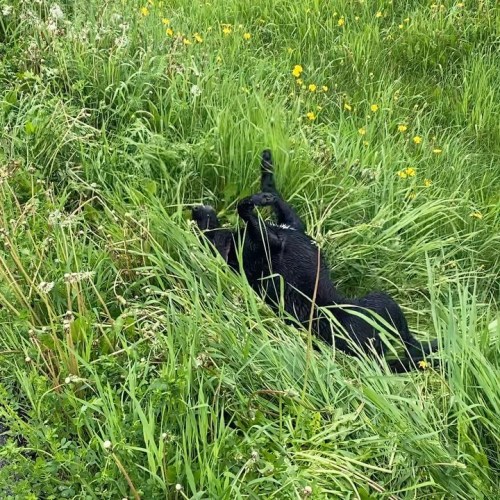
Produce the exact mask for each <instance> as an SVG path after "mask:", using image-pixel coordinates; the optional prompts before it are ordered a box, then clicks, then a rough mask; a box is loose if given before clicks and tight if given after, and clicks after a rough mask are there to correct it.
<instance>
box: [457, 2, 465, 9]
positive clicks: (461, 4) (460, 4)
mask: <svg viewBox="0 0 500 500" xmlns="http://www.w3.org/2000/svg"><path fill="white" fill-rule="evenodd" d="M464 5H465V4H464V3H463V2H459V3H457V7H458V8H459V9H461V8H462V7H463V6H464Z"/></svg>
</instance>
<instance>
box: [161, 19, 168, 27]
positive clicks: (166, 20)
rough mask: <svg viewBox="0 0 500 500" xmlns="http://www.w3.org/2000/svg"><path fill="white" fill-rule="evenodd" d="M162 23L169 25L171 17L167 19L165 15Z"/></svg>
mask: <svg viewBox="0 0 500 500" xmlns="http://www.w3.org/2000/svg"><path fill="white" fill-rule="evenodd" d="M161 22H162V24H164V25H165V26H168V25H169V24H170V19H167V18H166V17H164V18H163V19H162V20H161Z"/></svg>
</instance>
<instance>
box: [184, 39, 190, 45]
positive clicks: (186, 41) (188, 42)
mask: <svg viewBox="0 0 500 500" xmlns="http://www.w3.org/2000/svg"><path fill="white" fill-rule="evenodd" d="M182 43H183V44H184V45H191V40H188V39H187V38H184V39H183V40H182Z"/></svg>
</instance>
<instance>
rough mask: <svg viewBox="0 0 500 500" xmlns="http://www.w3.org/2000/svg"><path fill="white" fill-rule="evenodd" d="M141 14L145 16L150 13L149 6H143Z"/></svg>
mask: <svg viewBox="0 0 500 500" xmlns="http://www.w3.org/2000/svg"><path fill="white" fill-rule="evenodd" d="M141 15H143V16H144V17H146V16H147V15H149V9H148V8H147V7H142V8H141Z"/></svg>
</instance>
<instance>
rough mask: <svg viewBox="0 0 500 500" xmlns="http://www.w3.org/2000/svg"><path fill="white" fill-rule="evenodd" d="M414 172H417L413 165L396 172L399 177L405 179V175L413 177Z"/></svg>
mask: <svg viewBox="0 0 500 500" xmlns="http://www.w3.org/2000/svg"><path fill="white" fill-rule="evenodd" d="M416 174H417V172H416V170H415V169H414V168H413V167H408V168H405V169H404V170H400V171H399V172H398V176H399V177H400V178H401V179H406V178H407V177H415V175H416Z"/></svg>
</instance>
